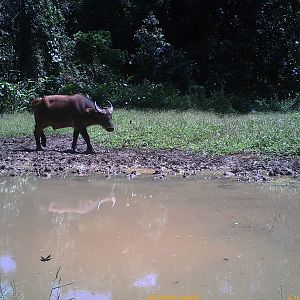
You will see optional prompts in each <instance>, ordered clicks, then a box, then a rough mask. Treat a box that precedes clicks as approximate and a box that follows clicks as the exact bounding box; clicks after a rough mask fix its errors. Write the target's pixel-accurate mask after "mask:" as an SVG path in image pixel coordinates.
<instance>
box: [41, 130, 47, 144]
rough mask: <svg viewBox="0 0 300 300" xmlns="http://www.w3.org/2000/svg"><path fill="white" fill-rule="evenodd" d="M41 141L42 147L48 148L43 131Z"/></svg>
mask: <svg viewBox="0 0 300 300" xmlns="http://www.w3.org/2000/svg"><path fill="white" fill-rule="evenodd" d="M41 141H42V146H43V147H46V136H45V133H44V131H43V130H42V131H41Z"/></svg>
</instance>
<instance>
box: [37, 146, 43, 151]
mask: <svg viewBox="0 0 300 300" xmlns="http://www.w3.org/2000/svg"><path fill="white" fill-rule="evenodd" d="M35 151H44V149H43V148H42V147H38V148H36V149H35Z"/></svg>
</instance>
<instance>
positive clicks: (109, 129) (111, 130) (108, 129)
mask: <svg viewBox="0 0 300 300" xmlns="http://www.w3.org/2000/svg"><path fill="white" fill-rule="evenodd" d="M106 130H107V131H108V132H113V131H114V130H115V128H114V127H107V128H106Z"/></svg>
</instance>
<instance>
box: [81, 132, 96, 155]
mask: <svg viewBox="0 0 300 300" xmlns="http://www.w3.org/2000/svg"><path fill="white" fill-rule="evenodd" d="M80 133H81V135H82V137H83V139H84V141H85V142H86V146H87V148H86V151H85V152H86V153H95V151H94V149H93V147H92V145H91V141H90V136H89V134H88V133H87V131H86V128H84V129H82V130H81V131H80Z"/></svg>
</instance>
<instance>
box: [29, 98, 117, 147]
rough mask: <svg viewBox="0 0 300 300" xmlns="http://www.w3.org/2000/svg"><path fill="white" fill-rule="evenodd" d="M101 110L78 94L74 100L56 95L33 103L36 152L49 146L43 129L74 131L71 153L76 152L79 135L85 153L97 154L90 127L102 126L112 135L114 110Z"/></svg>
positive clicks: (108, 108) (105, 108) (94, 103)
mask: <svg viewBox="0 0 300 300" xmlns="http://www.w3.org/2000/svg"><path fill="white" fill-rule="evenodd" d="M109 104H110V107H104V108H102V107H99V106H98V105H97V103H96V101H95V102H93V101H91V100H90V99H88V98H86V97H84V96H83V95H80V94H76V95H73V96H64V95H53V96H44V97H43V98H39V99H36V100H33V102H32V107H33V111H34V118H35V129H34V137H35V141H36V150H37V151H39V150H42V147H41V145H42V146H43V147H45V146H46V136H45V134H44V131H43V129H44V128H46V127H49V126H52V128H53V129H58V128H64V127H73V128H74V133H73V142H72V150H73V151H75V149H76V144H77V139H78V135H79V133H80V134H81V135H82V137H83V138H84V140H85V142H86V144H87V149H86V153H94V150H93V147H92V145H91V142H90V137H89V134H88V133H87V130H86V128H87V127H88V126H90V125H97V124H98V125H101V126H102V127H103V128H105V129H106V130H107V131H110V132H111V131H113V130H114V125H113V122H112V113H113V106H112V104H111V103H110V102H109Z"/></svg>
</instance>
